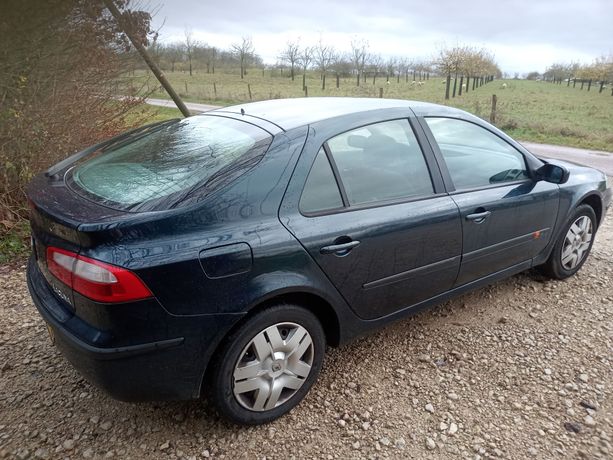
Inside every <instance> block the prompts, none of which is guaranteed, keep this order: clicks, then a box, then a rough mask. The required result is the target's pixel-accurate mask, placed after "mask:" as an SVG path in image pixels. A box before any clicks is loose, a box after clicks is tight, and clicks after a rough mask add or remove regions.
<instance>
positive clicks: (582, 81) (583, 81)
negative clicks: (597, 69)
mask: <svg viewBox="0 0 613 460" xmlns="http://www.w3.org/2000/svg"><path fill="white" fill-rule="evenodd" d="M584 83H585V80H581V89H582V90H583V84H584Z"/></svg>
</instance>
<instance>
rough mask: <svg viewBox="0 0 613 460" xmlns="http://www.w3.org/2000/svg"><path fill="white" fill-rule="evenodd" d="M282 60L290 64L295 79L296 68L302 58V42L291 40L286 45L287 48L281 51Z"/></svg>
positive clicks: (280, 57)
mask: <svg viewBox="0 0 613 460" xmlns="http://www.w3.org/2000/svg"><path fill="white" fill-rule="evenodd" d="M279 59H280V60H281V62H284V63H286V64H287V65H289V68H290V74H291V76H292V81H294V69H295V68H296V66H297V65H298V61H299V60H300V44H299V43H298V42H292V41H289V42H287V44H286V45H285V49H284V50H283V51H282V52H281V55H280V56H279Z"/></svg>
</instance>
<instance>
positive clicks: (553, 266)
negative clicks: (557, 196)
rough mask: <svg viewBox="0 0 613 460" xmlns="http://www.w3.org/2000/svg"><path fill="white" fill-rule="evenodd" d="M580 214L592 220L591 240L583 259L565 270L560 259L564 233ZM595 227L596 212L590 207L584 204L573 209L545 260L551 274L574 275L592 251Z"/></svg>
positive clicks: (558, 276) (560, 275)
mask: <svg viewBox="0 0 613 460" xmlns="http://www.w3.org/2000/svg"><path fill="white" fill-rule="evenodd" d="M581 216H587V217H588V218H589V219H590V220H591V221H592V241H590V246H589V248H588V249H587V254H586V255H585V257H584V258H583V260H581V262H579V265H577V266H576V267H575V268H573V269H572V270H567V269H566V268H564V267H563V266H562V260H561V257H562V248H563V246H564V240H565V238H566V234H567V233H568V230H569V229H570V227H571V225H573V223H574V222H575V221H576V220H577V219H578V218H579V217H581ZM597 228H598V224H597V220H596V213H595V212H594V210H593V209H592V207H591V206H588V205H586V204H583V205H581V206H578V207H577V208H576V209H575V212H574V213H573V214H572V216H571V217H570V218H569V219H568V221H567V222H566V224H565V225H564V228H563V229H562V232H561V233H560V236H559V237H558V241H556V245H555V247H554V249H553V252H552V253H551V257H550V258H549V260H548V262H547V269H548V271H549V272H550V274H551V275H552V276H554V277H555V278H558V279H565V278H568V277H570V276H572V275H574V274H575V273H577V272H578V271H579V270H580V269H581V267H582V266H583V264H584V263H585V261H586V260H587V258H588V257H589V255H590V252H591V251H592V245H593V244H594V240H595V238H596V230H597Z"/></svg>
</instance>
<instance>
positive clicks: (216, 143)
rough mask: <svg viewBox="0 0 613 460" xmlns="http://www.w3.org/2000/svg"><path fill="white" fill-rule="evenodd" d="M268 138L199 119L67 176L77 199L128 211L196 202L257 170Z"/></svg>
mask: <svg viewBox="0 0 613 460" xmlns="http://www.w3.org/2000/svg"><path fill="white" fill-rule="evenodd" d="M271 141H272V136H271V135H270V134H269V133H268V132H266V131H264V130H263V129H261V128H258V127H256V126H254V125H251V124H248V123H245V122H242V121H239V120H234V119H231V118H224V117H217V116H207V115H200V116H195V117H190V118H187V119H184V120H180V121H178V122H177V123H174V124H170V125H164V126H162V127H161V128H160V129H156V130H154V131H153V132H150V133H147V134H146V135H144V136H138V135H136V136H134V137H133V138H130V137H129V138H128V139H127V140H125V141H123V142H120V143H118V144H116V145H111V146H110V148H107V149H105V150H103V151H102V152H98V153H97V154H95V155H94V156H93V157H89V158H87V159H86V160H85V161H84V162H82V163H80V164H78V165H77V166H75V167H74V168H72V169H71V170H70V171H69V174H68V176H67V179H68V184H69V186H71V188H73V189H74V190H75V191H76V192H77V193H79V194H81V195H84V196H86V197H87V198H89V199H92V200H94V201H96V202H99V203H101V204H103V205H105V206H109V207H112V208H116V209H121V210H128V211H150V210H158V209H168V208H172V207H177V206H180V205H184V204H187V203H190V202H193V201H194V200H198V199H200V198H202V197H204V196H206V195H208V194H210V193H211V192H213V191H215V190H218V189H219V188H221V187H223V186H225V185H227V184H229V183H231V182H233V181H234V180H235V179H236V178H237V177H239V176H241V175H242V174H244V173H245V172H247V171H248V170H249V169H251V168H252V167H253V166H255V165H256V164H257V163H258V162H259V161H260V159H261V158H262V156H263V155H264V153H265V152H266V150H267V149H268V146H269V145H270V143H271Z"/></svg>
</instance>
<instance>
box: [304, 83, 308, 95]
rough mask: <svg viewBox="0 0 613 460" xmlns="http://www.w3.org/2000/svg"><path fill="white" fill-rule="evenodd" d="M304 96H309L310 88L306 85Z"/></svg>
mask: <svg viewBox="0 0 613 460" xmlns="http://www.w3.org/2000/svg"><path fill="white" fill-rule="evenodd" d="M304 97H309V88H308V87H306V86H305V87H304Z"/></svg>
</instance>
